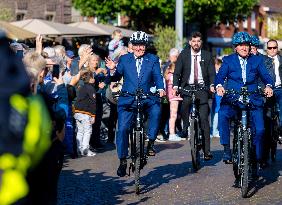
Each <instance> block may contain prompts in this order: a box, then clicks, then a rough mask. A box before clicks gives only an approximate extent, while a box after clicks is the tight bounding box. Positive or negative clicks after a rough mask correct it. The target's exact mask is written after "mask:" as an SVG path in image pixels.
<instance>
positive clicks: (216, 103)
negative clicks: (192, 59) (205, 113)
mask: <svg viewBox="0 0 282 205" xmlns="http://www.w3.org/2000/svg"><path fill="white" fill-rule="evenodd" d="M221 64H222V60H221V59H219V58H216V59H215V72H216V73H218V71H219V68H220V67H221ZM221 98H222V97H221V96H219V95H217V94H215V95H214V100H213V104H212V123H211V126H212V129H211V131H212V133H211V134H212V135H211V137H219V131H218V111H219V109H220V102H221Z"/></svg>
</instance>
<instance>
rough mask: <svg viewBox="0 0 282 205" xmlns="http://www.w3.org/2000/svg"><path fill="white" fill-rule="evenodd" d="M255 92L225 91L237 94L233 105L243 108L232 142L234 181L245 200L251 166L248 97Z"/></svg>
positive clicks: (245, 88)
mask: <svg viewBox="0 0 282 205" xmlns="http://www.w3.org/2000/svg"><path fill="white" fill-rule="evenodd" d="M254 93H257V92H249V91H248V90H247V87H242V88H241V91H239V92H238V91H234V90H230V91H226V94H229V95H230V94H238V95H239V99H238V100H235V101H234V102H233V104H234V105H235V106H238V105H237V103H238V102H239V103H240V104H241V105H243V107H240V109H241V118H240V120H238V121H237V122H236V126H235V130H236V129H237V132H236V131H235V130H234V133H235V135H234V141H233V156H232V157H233V171H234V175H235V178H236V180H238V179H239V180H240V186H241V193H242V197H243V198H245V197H246V196H247V194H248V189H249V172H250V166H251V154H253V150H252V137H251V136H252V134H251V126H250V109H251V104H250V99H249V96H250V95H251V94H254Z"/></svg>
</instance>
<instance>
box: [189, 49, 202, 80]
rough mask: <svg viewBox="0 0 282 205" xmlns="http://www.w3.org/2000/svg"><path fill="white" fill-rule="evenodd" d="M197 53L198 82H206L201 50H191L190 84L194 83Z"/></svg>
mask: <svg viewBox="0 0 282 205" xmlns="http://www.w3.org/2000/svg"><path fill="white" fill-rule="evenodd" d="M195 55H197V64H198V83H199V84H202V83H204V79H203V75H202V68H201V64H200V62H201V60H202V59H201V51H199V52H198V53H194V52H193V51H192V50H191V73H190V77H189V81H188V82H189V84H194V60H195Z"/></svg>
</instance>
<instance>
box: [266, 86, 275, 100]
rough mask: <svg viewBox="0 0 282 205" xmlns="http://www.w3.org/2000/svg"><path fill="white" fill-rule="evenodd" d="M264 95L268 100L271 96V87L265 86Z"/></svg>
mask: <svg viewBox="0 0 282 205" xmlns="http://www.w3.org/2000/svg"><path fill="white" fill-rule="evenodd" d="M264 94H265V95H266V97H268V98H270V97H272V95H273V90H272V88H271V87H269V86H266V87H265V89H264Z"/></svg>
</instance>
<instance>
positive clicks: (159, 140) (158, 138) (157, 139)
mask: <svg viewBox="0 0 282 205" xmlns="http://www.w3.org/2000/svg"><path fill="white" fill-rule="evenodd" d="M156 142H166V140H165V139H164V138H163V136H162V135H158V136H157V138H156Z"/></svg>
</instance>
